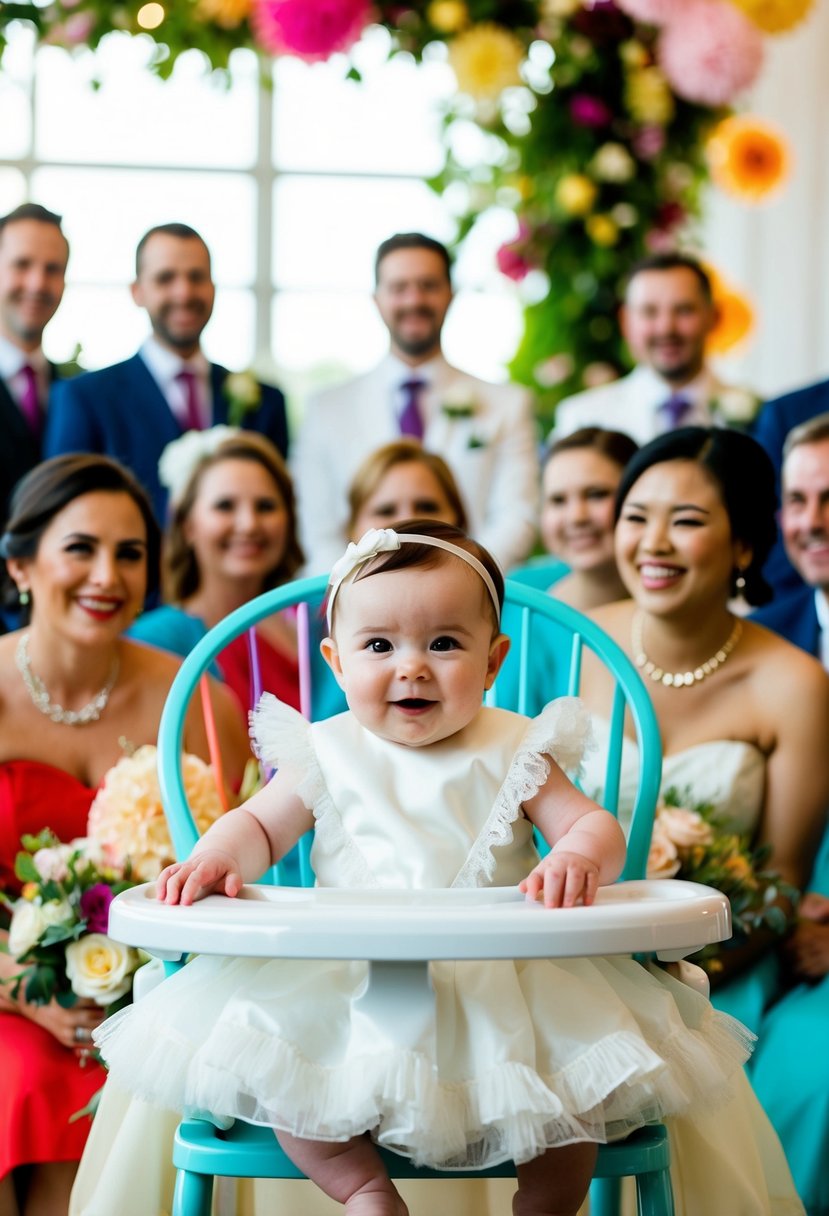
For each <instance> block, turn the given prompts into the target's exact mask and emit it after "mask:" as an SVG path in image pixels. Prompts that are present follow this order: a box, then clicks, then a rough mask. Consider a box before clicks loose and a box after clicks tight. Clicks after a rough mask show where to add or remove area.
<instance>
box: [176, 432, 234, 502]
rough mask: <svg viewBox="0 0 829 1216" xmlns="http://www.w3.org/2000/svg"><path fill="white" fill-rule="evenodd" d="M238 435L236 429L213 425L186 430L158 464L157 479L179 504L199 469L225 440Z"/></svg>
mask: <svg viewBox="0 0 829 1216" xmlns="http://www.w3.org/2000/svg"><path fill="white" fill-rule="evenodd" d="M238 434H239V428H238V427H235V426H211V427H209V428H208V429H207V430H206V431H185V432H184V434H183V435H181V436H180V437H179V438H178V439H174V440H173V441H172V443H168V444H167V446H166V447H165V449H164V451H163V452H162V453H161V458H160V459H159V462H158V479H159V481H160V482H161V484H162V485H163V486H164V487H165V489H167V490H168V491H169V494H170V498H171V500H172V501H173V502H177V501H178V500H179V499H180V498H181V496H182V494H183V493H184V489H185V487H186V485H187V483H188V482H189V480H190V478H191V477H192V475H193V473H194V472H195V471H196V468H197V467H198V465H199V464H200V463H201V461H202V460H205V459H206V458H207V457H208V456H212V455H213V453H214V452H215V451H216V448H217V447H218V446H219V445H220V444H222V443H224V441H225V440H226V439H232V438H233V436H234V435H238Z"/></svg>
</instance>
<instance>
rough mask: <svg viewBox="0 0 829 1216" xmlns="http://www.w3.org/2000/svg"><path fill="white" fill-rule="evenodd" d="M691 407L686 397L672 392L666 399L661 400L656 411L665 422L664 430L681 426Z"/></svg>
mask: <svg viewBox="0 0 829 1216" xmlns="http://www.w3.org/2000/svg"><path fill="white" fill-rule="evenodd" d="M693 408H694V407H693V405H692V404H691V402H690V401H689V400H688V398H687V397H683V396H682V394H681V393H673V394H672V395H671V396H670V397H669V398H668V400H667V401H663V402H662V404H661V405H660V407H659V411H658V412H659V414H660V415H661V416H662V419H663V420H664V422H665V430H666V431H672V430H673V429H674V427H677V426H681V425H682V423H683V422H684V420H685V419H686V418H687V416H688V414H689V413H690V412H691V410H692V409H693Z"/></svg>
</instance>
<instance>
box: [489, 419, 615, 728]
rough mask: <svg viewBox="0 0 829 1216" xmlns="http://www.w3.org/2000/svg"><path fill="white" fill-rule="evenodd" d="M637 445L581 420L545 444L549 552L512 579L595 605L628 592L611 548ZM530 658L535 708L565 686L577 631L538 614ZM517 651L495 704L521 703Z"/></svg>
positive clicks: (580, 604)
mask: <svg viewBox="0 0 829 1216" xmlns="http://www.w3.org/2000/svg"><path fill="white" fill-rule="evenodd" d="M637 450H638V449H637V445H636V444H635V443H634V441H633V440H632V439H631V438H630V437H629V436H628V435H624V434H622V432H621V431H606V430H603V429H602V428H601V427H597V426H590V427H583V428H582V429H581V430H578V431H574V432H573V434H572V435H567V436H566V437H565V438H564V439H559V440H558V441H557V442H556V443H553V444H552V445H551V447H550V448H549V449H548V451H547V454H546V456H545V457H544V460H543V462H542V474H541V517H540V525H541V528H540V530H541V541H542V543H543V545H544V548H545V549H546V550H547V553H548V554H549V555H550V556H549V557H545V558H538V559H536V560H535V561H532V562H529V563H528V564H527V565H526V566H521V567H519V568H518V569H517V570H513V571H511V572H510V573H509V577H510V579H512V580H513V581H514V582H518V583H523V584H525V585H528V586H531V587H537V588H539V589H540V590H542V591H548V592H549V593H550V595H552V596H554V597H555V599H557V600H560V601H561V602H562V603H563V604H569V605H570V606H571V607H572V608H577V609H578V610H579V612H590V611H591V610H592V609H593V608H597V607H598V606H599V605H600V604H608V603H611V602H612V601H613V600H619V599H624V598H626V597H627V594H628V592H627V589H626V588H625V585H624V583H623V582H622V580H621V578H620V577H619V572H618V570H617V568H616V556H615V554H614V551H613V529H614V527H615V518H614V502H615V498H616V489H617V487H618V485H619V482H620V480H621V477H622V472H623V470H624V468H625V465H626V464H627V463H628V461H629V460H630V459H631V457H632V456H633V455H634V454H635V453H636V451H637ZM518 612H519V609H517V608H516V607H515V606H514V605H510V604H508V605H507V606H506V608H505V609H504V616H503V622H502V623H503V628H504V632H505V633H506V634H507V636H508V637H509V636H512V635H514V636H518V635H519V633H520V632H521V628H520V623H519V621H518ZM530 628H531V630H532V633H531V636H530V647H531V653H532V659H533V661H532V664H531V668H530V671H529V673H528V681H527V688H526V696H527V698H528V701H527V704H526V706H522V707H521V712H522V713H528V714H531V715H532V714H538V713H540V712H541V710H542V709H543V707H544V706H545V705H546V704H547V702H548V701H550V700H552V699H553V697H559V696H563V695H564V694H565V693H566V692H567V686H566V675H567V673H568V672H569V670H570V646H571V644H572V637H571V635H570V633H569V632H568V631H566V630H560V629H558V628H557V627H556V625H555V623H554V622H553V621H550V620H547V619H543V620H542V619H541V618H540V617H537V618H535V619H534V620H533V621H532V623H531V626H530ZM518 684H519V676H518V655H517V652H516V651H514V652H513V653H512V654H511V655H508V656H507V660H506V663H505V664H504V667H503V668H502V670H501V674H500V675H499V677H498V683H497V686H496V688H497V701H498V704H499V705H501V706H503V707H504V708H507V709H516V708H517V707H518V700H519V692H518Z"/></svg>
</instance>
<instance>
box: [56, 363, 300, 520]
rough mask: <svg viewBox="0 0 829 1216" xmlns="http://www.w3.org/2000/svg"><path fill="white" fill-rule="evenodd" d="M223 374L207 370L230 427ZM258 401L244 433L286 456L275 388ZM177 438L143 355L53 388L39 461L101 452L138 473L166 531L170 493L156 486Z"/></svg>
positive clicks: (281, 403) (221, 419)
mask: <svg viewBox="0 0 829 1216" xmlns="http://www.w3.org/2000/svg"><path fill="white" fill-rule="evenodd" d="M228 375H229V373H228V371H227V368H224V367H220V366H219V364H217V363H213V364H211V366H210V379H211V388H212V393H213V419H212V421H213V423H214V424H216V423H226V422H227V405H228V403H227V400H226V398H225V397H224V394H223V393H222V384H223V383H224V380H225V377H226V376H228ZM261 388H262V398H261V401H260V403H259V405H258V407H257V408H256V409H255V410H251V411H250V412H249V413H247V414H246V415H245V418H244V422H243V424H242V425H243V426H244V428H245V429H246V430H250V431H259V433H260V434H262V435H267V437H268V438H269V439H270V440H272V441H273V443H275V444H276V446H277V447H278V448H279V450H280V452H281V453H282V455H283V456H285V455H287V451H288V426H287V421H286V417H285V398H284V397H283V395H282V393H281V392H280V391H279V389H278V388H273V387H272V386H271V385H267V384H263V385H262V386H261ZM180 434H181V427H180V426H179V425H178V423H177V422H176V419H175V417H174V416H173V413H172V411H171V410H170V407H169V405H168V404H167V401H166V399H165V398H164V395H163V393H162V392H161V390H160V388H159V387H158V384H157V383H156V381H155V380H154V379H153V376H152V375H151V373H150V371H149V369H148V367H147V365H146V363H145V362H144V360H143V359H142V358H141V356H140V355H133V357H132V358H131V359H126V360H125V361H124V362H123V363H115V364H113V366H112V367H103V368H101V369H100V370H99V371H95V372H85V373H84V374H83V375H82V376H76V377H74V379H72V380H62V381H58V382H57V383H55V384H54V385H53V388H52V392H51V395H50V399H49V418H48V423H47V426H46V435H45V437H44V445H43V446H44V456H58V455H60V454H62V453H63V452H101V453H103V454H104V455H106V456H114V457H115V458H116V460H120V461H121V462H122V463H123V464H125V465H126V466H127V467H128V468H129V469H131V470H132V471H133V473H135V475H136V476H137V477H138V479H139V481H140V482H141V483H142V484H143V485H144V487H145V488H146V489H147V491H148V492H149V494H150V497H151V499H152V502H153V507H154V510H155V513H156V518H157V519H158V521H159V523H160V524H162V526H163V524H164V521H165V518H166V510H167V492H166V490H164V489H163V487H162V485H161V483H160V482H159V480H158V460H159V457H160V456H161V453H162V451H163V450H164V448H165V447H166V445H167V444H168V443H170V441H171V440H173V439H177V438H178V437H179V435H180Z"/></svg>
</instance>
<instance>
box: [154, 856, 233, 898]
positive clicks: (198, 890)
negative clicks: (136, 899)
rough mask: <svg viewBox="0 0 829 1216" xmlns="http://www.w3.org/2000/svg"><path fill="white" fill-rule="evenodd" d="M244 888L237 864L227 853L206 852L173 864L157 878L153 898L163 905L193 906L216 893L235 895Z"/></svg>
mask: <svg viewBox="0 0 829 1216" xmlns="http://www.w3.org/2000/svg"><path fill="white" fill-rule="evenodd" d="M242 886H243V883H242V875H241V874H240V873H239V863H238V862H237V861H236V858H235V857H231V855H230V853H223V852H221V850H219V849H209V850H208V849H206V850H205V851H204V852H201V853H195V854H194V855H193V856H192V857H188V858H187V861H176V862H174V863H173V864H172V865H171V866H167V868H166V869H165V870H162V871H161V873H160V874H159V876H158V881H157V882H156V886H155V894H156V898H157V899H158V900H160V901H161V902H162V903H165V904H192V903H194V902H195V901H196V900H197V899H204V897H205V896H206V895H211V894H212V893H213V892H214V891H218V892H219V893H220V894H222V895H230V896H234V895H238V894H239V892H240V891H241V889H242Z"/></svg>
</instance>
